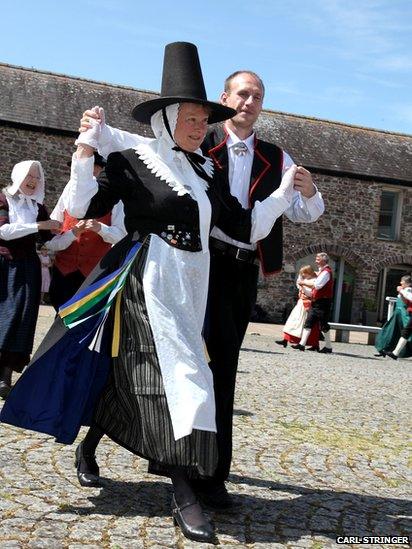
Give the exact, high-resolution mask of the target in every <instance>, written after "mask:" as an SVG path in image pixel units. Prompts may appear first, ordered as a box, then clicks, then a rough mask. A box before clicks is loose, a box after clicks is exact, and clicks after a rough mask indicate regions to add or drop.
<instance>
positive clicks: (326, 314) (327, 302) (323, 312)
mask: <svg viewBox="0 0 412 549" xmlns="http://www.w3.org/2000/svg"><path fill="white" fill-rule="evenodd" d="M331 306H332V300H331V299H325V298H323V299H318V300H317V301H313V302H312V305H311V308H310V309H309V312H308V316H307V318H306V322H305V325H304V328H307V329H308V330H311V329H312V328H313V326H314V325H315V324H316V322H319V324H320V329H321V331H322V332H323V333H325V334H326V332H329V330H330V326H329V318H330V309H331Z"/></svg>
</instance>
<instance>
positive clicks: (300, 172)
mask: <svg viewBox="0 0 412 549" xmlns="http://www.w3.org/2000/svg"><path fill="white" fill-rule="evenodd" d="M293 184H294V185H293V186H294V189H295V190H296V191H300V193H301V195H302V196H304V197H305V198H312V196H315V194H316V188H315V185H314V184H313V181H312V175H311V173H310V172H309V171H308V170H306V169H305V168H304V167H303V166H298V168H297V169H296V172H295V177H294V181H293Z"/></svg>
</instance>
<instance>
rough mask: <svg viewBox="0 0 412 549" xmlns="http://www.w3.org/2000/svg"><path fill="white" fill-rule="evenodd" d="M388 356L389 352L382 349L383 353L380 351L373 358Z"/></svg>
mask: <svg viewBox="0 0 412 549" xmlns="http://www.w3.org/2000/svg"><path fill="white" fill-rule="evenodd" d="M386 355H387V352H386V351H384V350H383V349H382V351H379V353H378V354H377V355H373V356H386Z"/></svg>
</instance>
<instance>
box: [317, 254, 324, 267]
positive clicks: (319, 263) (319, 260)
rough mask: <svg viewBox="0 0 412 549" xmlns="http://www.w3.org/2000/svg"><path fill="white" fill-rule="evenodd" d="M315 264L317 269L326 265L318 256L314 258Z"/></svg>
mask: <svg viewBox="0 0 412 549" xmlns="http://www.w3.org/2000/svg"><path fill="white" fill-rule="evenodd" d="M315 263H316V265H317V266H318V267H321V268H322V267H324V266H325V265H326V261H325V260H324V259H323V257H321V256H320V255H317V256H316V257H315Z"/></svg>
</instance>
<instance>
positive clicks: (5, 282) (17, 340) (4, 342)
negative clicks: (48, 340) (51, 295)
mask: <svg viewBox="0 0 412 549" xmlns="http://www.w3.org/2000/svg"><path fill="white" fill-rule="evenodd" d="M40 286H41V270H40V260H39V258H38V256H37V253H35V252H34V253H32V254H30V255H28V256H26V257H23V258H21V259H12V260H8V259H5V258H4V257H2V256H0V366H8V367H10V368H12V369H13V370H15V371H16V372H21V371H22V370H23V368H24V366H25V365H26V364H28V363H29V360H30V353H31V352H32V349H33V341H34V332H35V329H36V322H37V316H38V313H39V304H40Z"/></svg>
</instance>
